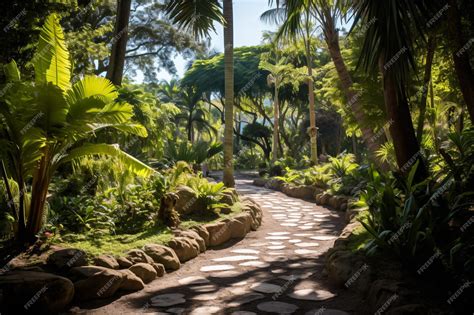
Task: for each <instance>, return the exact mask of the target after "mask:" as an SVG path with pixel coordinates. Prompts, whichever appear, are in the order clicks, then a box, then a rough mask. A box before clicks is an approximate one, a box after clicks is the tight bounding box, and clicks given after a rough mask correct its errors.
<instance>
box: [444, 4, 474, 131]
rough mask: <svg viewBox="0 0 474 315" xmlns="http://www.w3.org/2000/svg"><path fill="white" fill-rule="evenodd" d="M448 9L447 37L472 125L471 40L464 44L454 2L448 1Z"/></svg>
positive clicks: (472, 78)
mask: <svg viewBox="0 0 474 315" xmlns="http://www.w3.org/2000/svg"><path fill="white" fill-rule="evenodd" d="M448 4H449V9H448V36H449V38H450V40H451V48H452V49H453V51H452V53H453V61H454V69H455V70H456V74H457V76H458V80H459V86H460V87H461V92H462V95H463V98H464V101H465V102H466V105H467V110H468V112H469V116H470V118H471V122H472V123H474V74H473V71H472V68H471V64H470V63H469V46H470V42H471V41H473V39H470V40H469V42H466V41H465V40H464V38H463V35H462V25H461V15H460V13H459V8H458V5H457V1H456V0H449V1H448Z"/></svg>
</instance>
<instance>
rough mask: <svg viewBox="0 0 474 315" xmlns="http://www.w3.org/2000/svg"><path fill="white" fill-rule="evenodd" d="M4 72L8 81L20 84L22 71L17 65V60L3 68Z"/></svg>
mask: <svg viewBox="0 0 474 315" xmlns="http://www.w3.org/2000/svg"><path fill="white" fill-rule="evenodd" d="M3 71H4V72H5V76H6V77H7V80H8V81H10V82H19V81H20V70H18V66H17V65H16V62H15V60H12V61H10V62H9V63H8V64H6V65H4V66H3Z"/></svg>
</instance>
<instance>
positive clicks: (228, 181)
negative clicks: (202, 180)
mask: <svg viewBox="0 0 474 315" xmlns="http://www.w3.org/2000/svg"><path fill="white" fill-rule="evenodd" d="M223 2H224V8H223V10H224V14H222V12H221V6H220V5H219V2H218V1H217V0H212V1H208V0H177V1H169V2H168V3H167V5H166V9H165V10H166V12H167V14H168V16H169V17H170V19H171V20H172V21H173V23H175V24H177V25H179V26H180V27H185V28H190V29H191V30H192V31H193V32H194V34H195V35H196V36H200V37H202V36H204V35H208V34H209V32H210V31H211V30H212V31H215V27H214V24H213V23H214V22H215V21H217V22H219V23H221V24H223V25H224V73H225V74H224V78H225V82H224V84H225V105H224V107H225V109H224V111H225V113H224V115H225V116H224V119H225V126H224V180H223V181H224V184H225V185H226V186H227V187H234V185H235V182H234V167H233V161H232V160H233V151H234V148H233V142H234V138H233V130H234V128H233V125H234V58H233V53H234V27H233V7H232V0H224V1H223Z"/></svg>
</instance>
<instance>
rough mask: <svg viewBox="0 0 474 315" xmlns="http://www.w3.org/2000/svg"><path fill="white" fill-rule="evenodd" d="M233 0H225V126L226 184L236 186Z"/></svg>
mask: <svg viewBox="0 0 474 315" xmlns="http://www.w3.org/2000/svg"><path fill="white" fill-rule="evenodd" d="M232 11H233V9H232V0H224V19H225V22H226V23H225V25H224V79H225V113H224V115H225V126H224V179H223V180H224V184H225V185H226V186H227V187H234V186H235V181H234V166H233V158H234V138H233V130H234V24H233V12H232Z"/></svg>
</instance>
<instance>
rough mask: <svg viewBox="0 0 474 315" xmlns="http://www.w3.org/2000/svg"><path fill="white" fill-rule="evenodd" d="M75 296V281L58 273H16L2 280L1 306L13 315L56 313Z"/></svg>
mask: <svg viewBox="0 0 474 315" xmlns="http://www.w3.org/2000/svg"><path fill="white" fill-rule="evenodd" d="M73 297H74V285H73V284H72V282H71V281H70V280H69V279H67V278H63V277H60V276H57V275H54V274H50V273H44V272H33V271H12V272H9V273H7V274H5V275H2V276H1V277H0V305H1V308H2V310H5V311H7V312H8V313H11V314H22V313H24V312H25V311H28V312H31V313H33V314H55V313H58V312H62V311H66V310H67V307H68V306H69V303H70V302H71V301H72V299H73Z"/></svg>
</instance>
